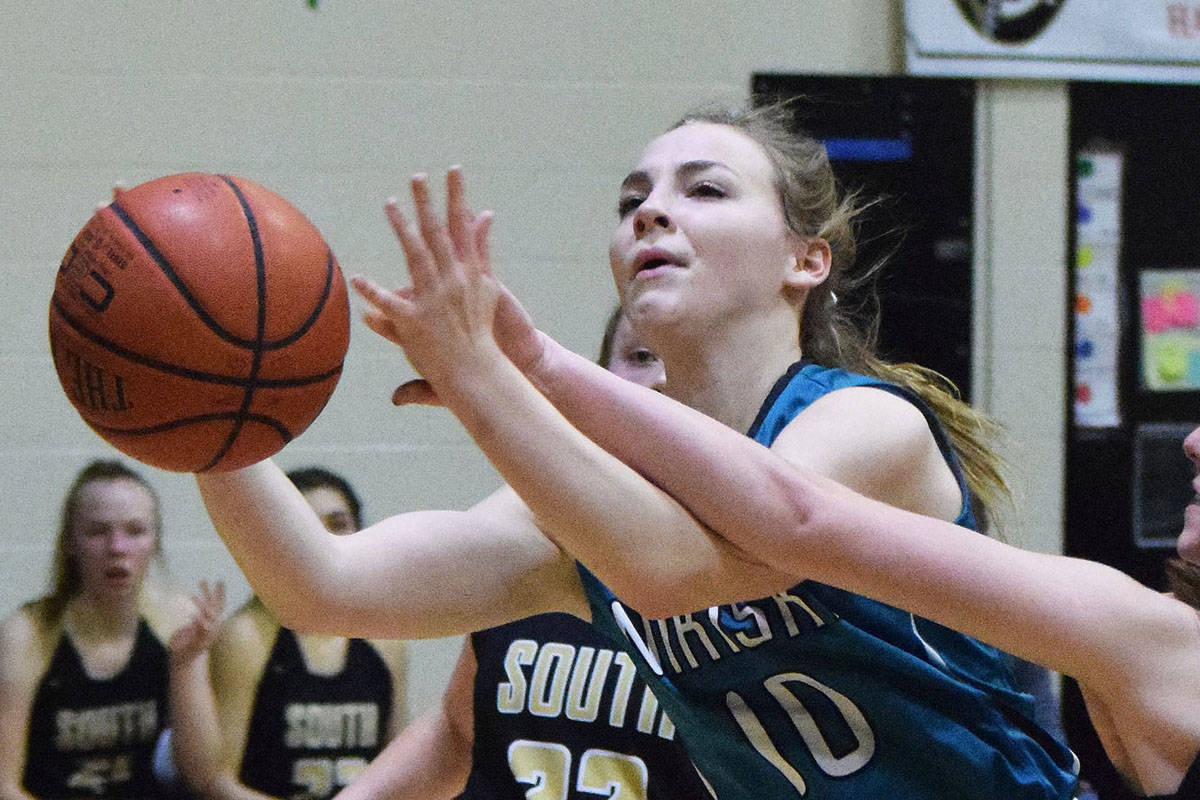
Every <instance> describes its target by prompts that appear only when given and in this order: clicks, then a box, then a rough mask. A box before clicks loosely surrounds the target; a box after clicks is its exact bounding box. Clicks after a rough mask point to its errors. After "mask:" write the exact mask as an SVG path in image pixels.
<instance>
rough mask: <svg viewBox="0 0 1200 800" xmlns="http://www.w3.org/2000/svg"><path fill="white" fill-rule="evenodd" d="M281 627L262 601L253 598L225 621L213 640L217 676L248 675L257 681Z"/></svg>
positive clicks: (215, 677)
mask: <svg viewBox="0 0 1200 800" xmlns="http://www.w3.org/2000/svg"><path fill="white" fill-rule="evenodd" d="M279 630H280V625H279V623H278V622H277V621H276V620H275V619H274V618H273V617H272V616H271V615H270V613H268V612H267V610H266V608H265V607H264V606H263V605H262V604H261V603H257V602H255V601H254V600H251V601H250V602H248V603H247V604H246V605H244V606H242V607H241V608H240V609H238V610H237V611H235V612H234V613H233V614H232V615H231V616H230V617H229V618H228V619H226V620H225V621H224V622H222V623H221V629H220V630H219V631H218V632H217V637H216V639H215V640H214V641H213V645H212V651H211V669H212V672H213V676H214V679H219V680H230V679H232V678H233V677H235V676H244V677H246V678H252V679H254V680H257V677H258V675H259V674H260V673H261V672H262V670H263V668H264V667H265V666H266V663H267V659H268V658H269V657H270V655H271V648H272V646H274V644H275V638H276V636H277V635H278V633H279ZM214 685H215V681H214Z"/></svg>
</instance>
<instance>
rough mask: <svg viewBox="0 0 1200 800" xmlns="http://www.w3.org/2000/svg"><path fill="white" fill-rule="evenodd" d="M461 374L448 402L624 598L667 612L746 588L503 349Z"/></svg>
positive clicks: (717, 551)
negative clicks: (504, 354)
mask: <svg viewBox="0 0 1200 800" xmlns="http://www.w3.org/2000/svg"><path fill="white" fill-rule="evenodd" d="M462 375H463V376H467V377H466V378H465V379H464V380H462V381H460V382H457V383H449V382H444V383H443V386H442V388H441V389H440V393H441V399H442V401H443V402H444V403H445V405H446V406H447V407H448V408H449V409H450V410H451V411H453V412H454V413H455V415H456V416H457V417H458V418H459V420H460V421H461V422H462V424H463V425H464V427H465V428H466V429H467V431H468V432H469V433H470V434H471V436H472V437H473V438H474V440H475V441H476V443H477V444H478V445H479V446H480V448H481V449H482V450H483V452H484V453H485V454H486V455H487V456H488V458H489V459H490V460H491V462H492V463H493V465H494V466H495V467H496V468H497V469H498V471H499V472H500V474H501V475H502V476H503V477H504V478H505V480H506V481H507V482H508V484H509V486H511V487H512V488H513V489H514V490H515V491H516V492H517V494H519V495H520V496H521V498H522V499H523V500H524V501H525V503H526V504H528V506H529V507H530V509H532V511H533V512H534V514H535V516H536V517H537V520H538V523H539V525H540V526H541V527H542V529H543V530H544V531H545V532H546V533H547V535H549V536H550V537H551V538H553V539H554V540H555V541H557V542H558V543H559V544H560V545H561V546H562V547H563V548H564V549H566V550H567V551H568V552H569V553H571V554H572V555H573V556H574V557H576V558H577V559H578V560H579V561H581V562H582V563H583V564H585V565H586V566H587V567H588V568H589V569H590V570H591V571H592V572H594V573H596V574H597V575H598V576H599V577H600V578H601V579H602V580H603V581H605V583H607V584H608V585H609V586H610V588H612V589H613V590H614V591H615V592H616V593H617V594H618V595H619V596H621V597H622V598H623V599H624V600H626V601H627V602H629V603H630V604H631V605H633V606H634V607H637V608H639V610H641V611H642V612H643V613H647V614H651V615H652V616H663V615H667V614H671V613H682V611H684V610H688V609H694V608H697V607H703V606H705V605H710V604H713V603H717V602H722V601H724V600H727V599H728V597H726V596H725V595H726V594H728V593H730V592H738V593H740V592H741V591H742V588H741V587H743V586H744V583H742V582H741V581H739V588H738V589H736V590H735V589H733V588H732V587H730V586H724V585H722V583H723V582H724V581H726V580H727V579H728V576H730V575H733V574H739V575H740V577H742V578H744V572H742V573H738V571H737V570H736V569H735V568H734V565H733V563H732V562H733V560H734V559H733V558H731V555H730V553H729V551H728V548H727V547H726V546H725V544H724V543H723V542H720V541H719V540H714V539H713V537H711V536H709V535H708V534H707V532H706V531H705V530H704V529H703V528H702V527H701V526H700V525H699V524H697V522H696V520H695V519H694V518H693V517H692V516H691V514H689V513H688V512H687V511H686V510H685V509H684V508H683V507H681V506H680V505H679V504H678V503H677V502H675V501H674V500H673V499H672V498H670V497H669V496H668V495H666V494H665V493H664V492H662V491H660V490H659V489H658V488H657V487H655V486H654V485H653V484H651V483H650V482H648V481H647V480H645V478H643V477H642V476H641V475H639V474H638V473H637V472H635V471H634V470H633V469H631V468H630V467H629V466H627V465H626V464H624V463H622V462H621V461H620V460H619V459H617V458H615V457H613V456H612V455H611V454H609V453H608V452H606V451H605V450H604V449H603V448H602V447H600V446H598V445H597V444H596V443H595V442H593V441H591V440H590V439H589V438H587V437H586V436H584V435H582V434H581V433H580V431H579V430H577V429H576V428H575V427H573V426H572V425H571V424H570V423H569V422H568V421H567V420H566V419H564V418H563V416H562V415H561V414H560V413H558V411H557V410H556V409H555V408H554V407H553V406H552V405H551V404H550V403H549V402H548V401H547V399H546V398H545V397H543V396H542V395H541V393H539V392H538V390H537V389H536V388H535V387H534V386H533V385H532V384H531V383H529V381H528V380H526V379H525V378H524V376H522V375H521V373H520V372H519V371H518V370H517V369H516V368H515V367H514V366H513V365H512V363H511V362H510V361H508V360H507V359H505V358H502V357H499V355H498V354H497V357H496V358H495V359H492V360H490V361H486V362H484V363H481V364H479V365H476V366H475V368H473V369H464V370H463V371H462ZM618 380H619V379H618ZM764 585H766V583H764ZM772 585H773V584H772Z"/></svg>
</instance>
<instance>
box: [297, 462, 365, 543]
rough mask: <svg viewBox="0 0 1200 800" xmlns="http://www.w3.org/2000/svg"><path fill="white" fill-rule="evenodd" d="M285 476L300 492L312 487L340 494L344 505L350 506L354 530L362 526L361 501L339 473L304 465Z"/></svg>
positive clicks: (309, 489)
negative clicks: (344, 502)
mask: <svg viewBox="0 0 1200 800" xmlns="http://www.w3.org/2000/svg"><path fill="white" fill-rule="evenodd" d="M287 476H288V479H289V480H290V481H291V482H292V483H294V484H295V485H296V488H297V489H299V490H300V491H301V492H308V491H312V490H313V489H333V490H334V491H335V492H337V493H338V494H340V495H341V496H342V499H344V500H345V501H346V505H347V506H349V507H350V516H351V517H353V518H354V528H355V530H358V529H360V528H362V526H363V524H362V501H361V500H359V499H358V495H357V494H356V493H355V492H354V488H353V487H352V486H350V483H349V481H347V480H346V479H345V478H343V477H342V476H341V475H338V474H337V473H335V472H330V471H329V470H327V469H324V468H323V467H304V468H303V469H296V470H292V471H291V472H289V473H288V474H287Z"/></svg>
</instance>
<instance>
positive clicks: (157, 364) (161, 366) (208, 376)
mask: <svg viewBox="0 0 1200 800" xmlns="http://www.w3.org/2000/svg"><path fill="white" fill-rule="evenodd" d="M53 308H54V310H55V311H56V312H57V313H58V315H59V316H60V317H62V318H63V321H64V322H66V323H67V324H68V325H70V326H71V329H72V330H74V331H75V332H76V333H78V334H79V335H80V336H81V337H83V338H84V339H87V340H88V341H90V342H92V343H93V344H96V345H99V346H100V347H103V348H104V349H105V350H108V351H109V352H110V353H113V354H114V355H118V356H121V357H122V358H124V359H125V360H127V361H131V362H133V363H135V364H140V365H141V366H143V367H150V368H151V369H156V370H158V371H159V372H165V373H167V374H168V375H178V376H179V377H181V378H190V379H191V380H194V381H200V382H201V383H219V384H221V385H223V386H244V385H245V384H246V382H247V380H249V379H248V378H244V377H239V376H235V375H220V374H217V373H215V372H204V371H202V370H197V369H191V368H189V367H181V366H178V365H177V364H170V363H167V362H165V361H158V360H157V359H153V358H150V357H149V356H144V355H142V354H141V353H137V352H135V351H133V350H130V349H128V348H127V347H123V346H121V345H119V344H117V343H116V342H113V341H111V340H109V339H106V338H104V337H103V336H99V335H97V334H95V333H93V332H92V331H90V330H88V329H87V328H85V327H83V326H82V325H81V324H80V323H79V321H78V320H76V319H75V318H74V317H72V316H71V315H70V314H68V313H67V311H66V309H64V308H63V306H62V303H61V302H60V301H58V300H57V299H56V300H54V302H53ZM341 371H342V366H341V365H340V364H339V365H338V366H336V367H333V368H332V369H328V370H326V371H325V372H322V373H319V374H317V375H300V376H298V377H295V378H259V379H258V385H259V387H260V388H263V389H290V388H294V387H298V386H309V385H311V384H314V383H321V382H322V381H327V380H329V379H330V378H332V377H334V376H335V375H339V374H341Z"/></svg>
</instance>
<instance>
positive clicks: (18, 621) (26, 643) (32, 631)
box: [0, 602, 62, 684]
mask: <svg viewBox="0 0 1200 800" xmlns="http://www.w3.org/2000/svg"><path fill="white" fill-rule="evenodd" d="M41 608H42V606H41V605H40V604H38V603H36V602H35V603H27V604H25V605H23V606H21V607H20V608H18V609H16V610H15V611H12V612H11V613H9V614H8V615H7V616H5V617H4V618H3V619H2V620H0V681H2V682H4V683H7V684H22V683H29V682H32V681H36V679H37V678H38V677H39V676H40V675H41V674H42V673H43V672H45V670H46V667H47V665H48V664H49V661H50V656H51V654H52V653H53V651H54V646H55V645H56V644H57V643H58V639H59V636H60V634H61V631H62V629H61V626H59V625H49V624H47V623H46V622H45V621H44V620H43V619H42V618H41Z"/></svg>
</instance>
